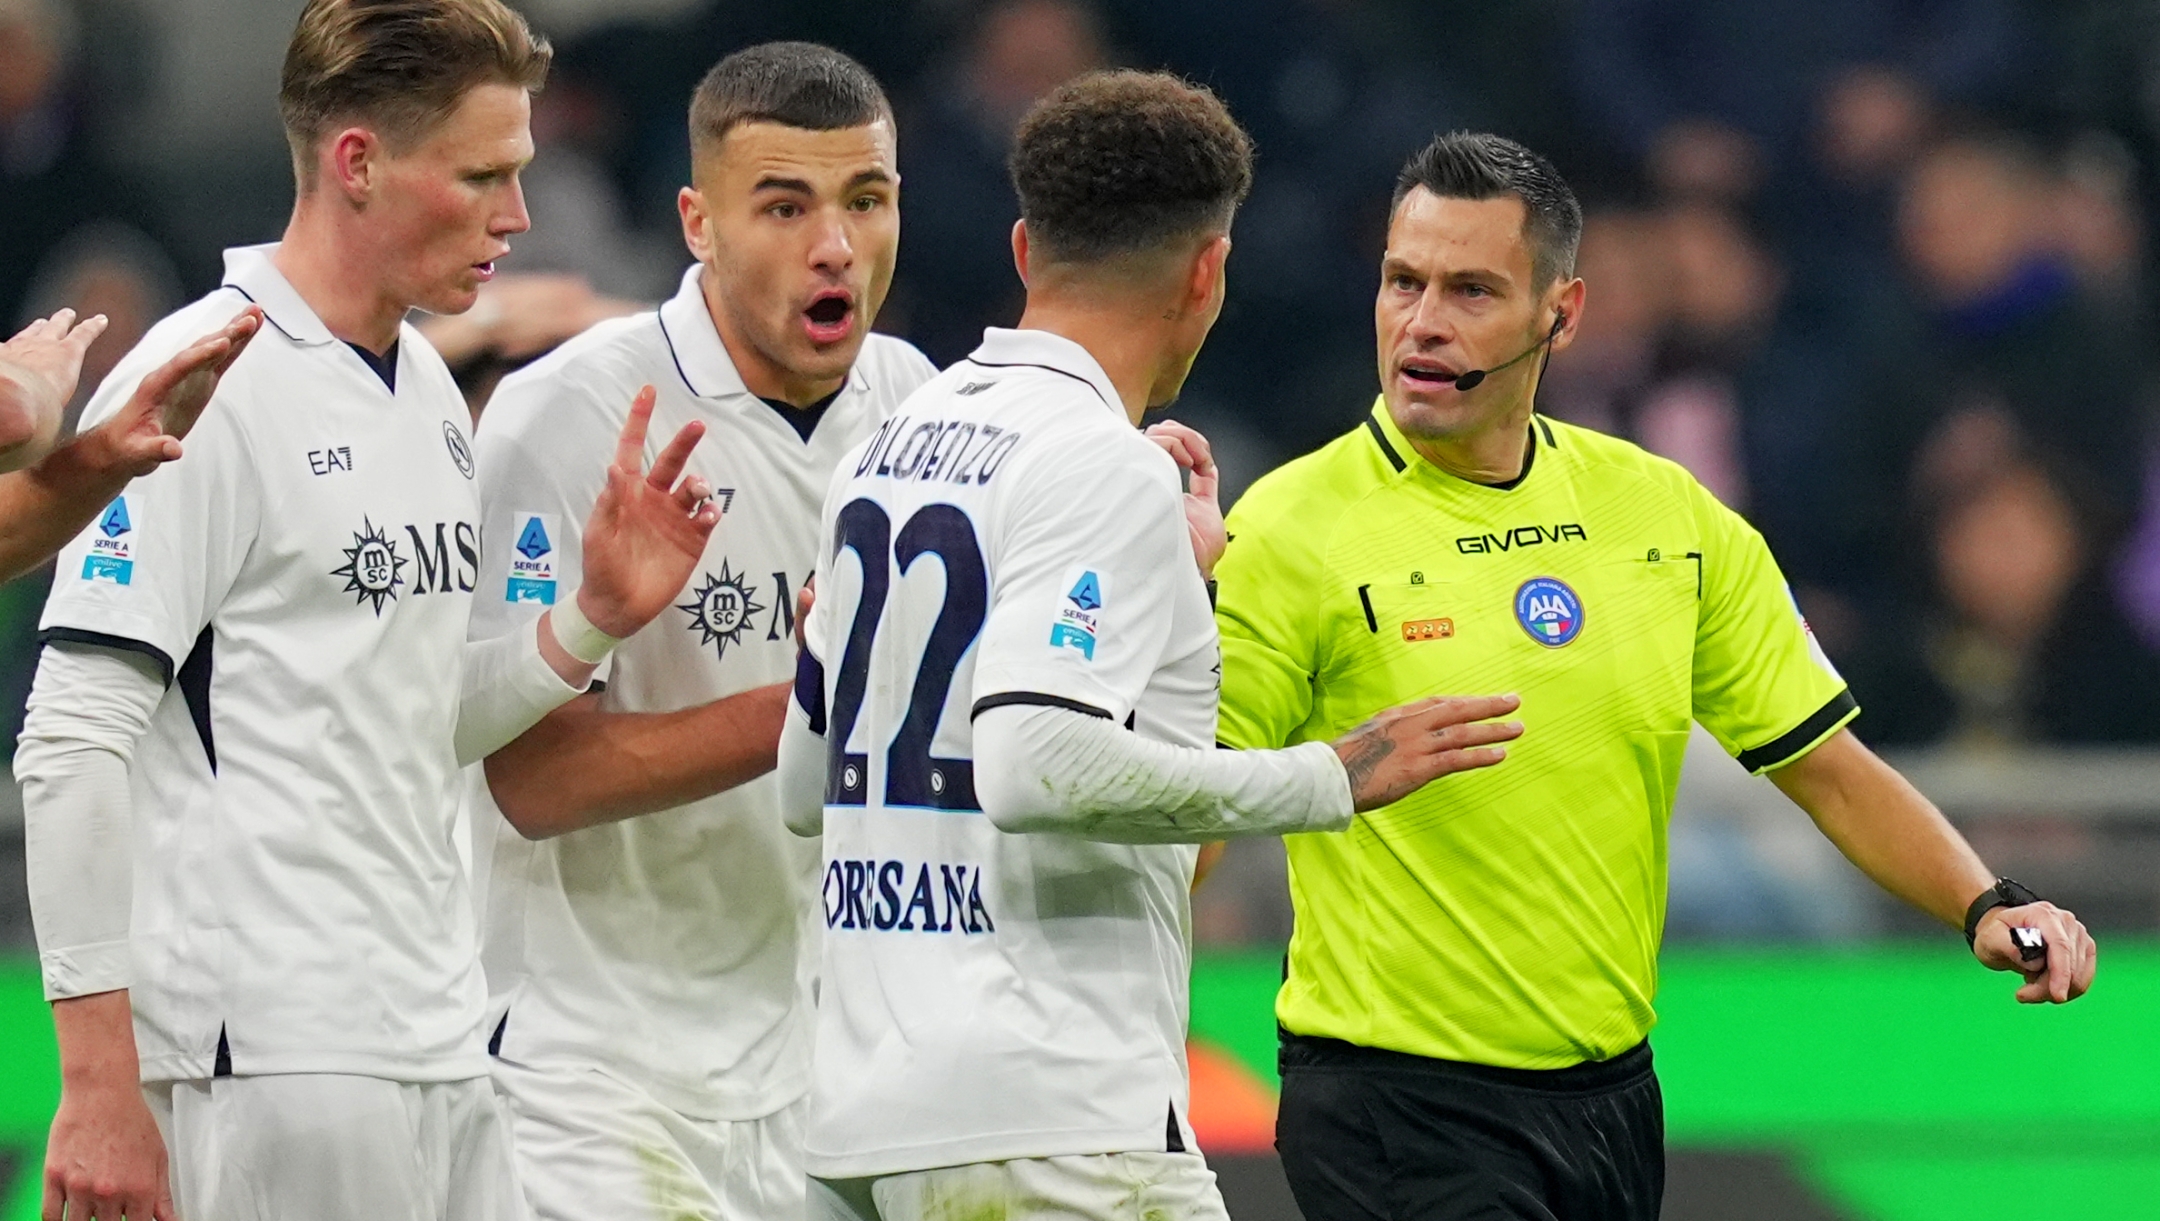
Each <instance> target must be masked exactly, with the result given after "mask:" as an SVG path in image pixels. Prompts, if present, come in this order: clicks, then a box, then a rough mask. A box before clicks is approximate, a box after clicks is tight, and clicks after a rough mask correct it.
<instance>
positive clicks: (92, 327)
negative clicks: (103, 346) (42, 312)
mask: <svg viewBox="0 0 2160 1221" xmlns="http://www.w3.org/2000/svg"><path fill="white" fill-rule="evenodd" d="M104 333H105V315H103V314H97V315H95V316H93V317H90V318H85V319H84V320H82V321H81V322H77V321H75V311H74V310H71V309H64V310H61V311H60V312H59V313H57V314H54V315H53V316H52V317H50V318H39V319H37V320H36V321H34V322H32V323H31V324H30V325H28V326H26V327H24V328H23V329H22V330H21V331H18V332H17V333H16V335H15V337H14V338H13V339H10V340H8V341H7V342H6V343H0V470H16V469H19V468H21V467H25V466H29V465H30V464H32V463H34V462H36V461H38V460H39V459H41V458H43V457H44V456H45V455H46V454H47V453H50V452H51V451H52V447H53V444H54V442H55V441H57V440H58V439H59V436H60V417H61V416H63V415H64V414H66V412H67V405H68V400H69V399H72V398H74V397H75V380H76V378H78V377H80V376H81V375H82V363H83V356H84V355H85V354H87V353H88V352H89V351H90V344H91V342H92V341H94V340H95V339H97V337H98V336H99V335H102V334H104Z"/></svg>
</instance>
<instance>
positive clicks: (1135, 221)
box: [780, 72, 1515, 1221]
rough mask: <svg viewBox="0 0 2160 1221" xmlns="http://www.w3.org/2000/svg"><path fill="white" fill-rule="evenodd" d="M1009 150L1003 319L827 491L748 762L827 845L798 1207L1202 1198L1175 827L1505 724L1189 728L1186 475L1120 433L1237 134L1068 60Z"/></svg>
mask: <svg viewBox="0 0 2160 1221" xmlns="http://www.w3.org/2000/svg"><path fill="white" fill-rule="evenodd" d="M1010 166H1011V171H1012V178H1013V183H1014V186H1015V188H1016V189H1017V191H1018V193H1019V196H1020V213H1021V219H1020V222H1019V223H1018V224H1017V225H1016V226H1014V229H1013V239H1012V240H1013V256H1014V261H1015V263H1016V264H1017V265H1018V267H1019V270H1020V276H1021V279H1022V280H1023V281H1025V282H1026V285H1027V295H1028V300H1027V309H1026V312H1025V313H1024V314H1023V316H1022V317H1021V319H1020V325H1019V327H1018V329H1015V330H1000V329H992V330H990V331H989V332H988V333H986V334H985V335H984V337H983V343H982V346H981V347H979V348H977V349H976V350H975V352H974V353H973V354H972V355H970V356H969V357H968V358H967V359H965V360H963V361H960V362H959V363H958V364H956V365H954V366H953V367H952V368H951V369H948V370H946V371H945V372H944V373H943V374H941V375H939V376H938V377H936V378H935V379H933V380H932V381H931V382H929V383H928V384H927V385H925V386H924V387H923V388H922V389H921V390H919V391H917V392H916V393H915V394H914V395H913V396H911V397H910V398H909V399H908V401H907V402H906V403H905V404H904V405H903V406H902V408H901V411H900V414H899V415H897V416H896V417H894V418H893V419H892V420H891V421H890V422H888V423H887V424H886V425H885V426H883V427H881V428H880V429H879V430H878V431H877V432H876V433H874V434H873V435H872V436H871V438H870V439H869V441H868V442H867V443H866V444H865V445H862V446H859V447H858V448H857V449H856V450H855V451H854V452H853V453H852V454H851V455H850V456H849V458H848V459H845V460H843V462H842V468H841V473H840V477H839V478H838V479H836V480H835V481H834V483H833V486H832V489H831V491H830V492H829V493H828V495H827V497H826V500H825V508H824V514H823V519H822V520H823V531H822V534H823V538H822V540H821V544H822V550H821V553H820V556H819V561H818V573H817V580H818V591H819V596H818V601H817V604H816V606H815V607H814V608H813V609H812V611H811V614H810V621H809V624H808V627H807V631H806V646H805V651H804V653H803V661H802V668H801V671H800V672H799V674H798V676H797V683H796V688H795V698H794V701H793V703H792V705H791V711H790V713H789V719H788V726H787V730H786V732H785V734H784V736H783V738H782V741H781V751H780V755H781V759H780V769H781V781H782V784H783V786H784V798H783V807H784V809H785V811H786V813H787V817H788V820H789V825H790V826H793V827H795V828H796V829H798V830H800V831H802V832H804V833H806V834H810V833H816V832H817V831H818V830H820V829H822V831H823V834H824V841H825V862H824V873H823V879H822V886H821V891H820V901H821V904H822V916H823V921H824V959H823V968H822V970H821V971H820V972H819V975H820V988H821V991H820V993H819V1002H818V1013H817V1044H816V1049H815V1056H814V1058H813V1062H812V1063H813V1073H814V1085H813V1088H812V1093H811V1106H810V1121H809V1123H810V1127H809V1135H808V1137H807V1139H806V1141H805V1148H806V1156H805V1160H806V1162H807V1164H808V1167H809V1170H810V1173H811V1174H812V1175H813V1176H815V1177H814V1179H813V1183H812V1187H811V1197H812V1209H813V1214H814V1215H821V1216H824V1217H827V1218H833V1219H836V1221H837V1219H854V1221H869V1219H877V1221H918V1219H920V1221H929V1219H931V1218H942V1217H951V1216H962V1215H965V1216H973V1215H977V1214H978V1213H979V1214H981V1215H996V1216H1005V1215H1015V1216H1017V1215H1022V1214H1025V1215H1033V1216H1050V1215H1056V1216H1064V1217H1100V1218H1105V1219H1106V1221H1107V1219H1108V1218H1112V1217H1161V1218H1165V1219H1171V1218H1176V1219H1180V1221H1182V1219H1186V1218H1199V1219H1205V1218H1221V1217H1222V1216H1223V1208H1222V1201H1221V1198H1220V1196H1219V1195H1218V1194H1217V1192H1216V1190H1215V1184H1214V1175H1213V1174H1212V1172H1210V1171H1209V1170H1208V1169H1207V1166H1206V1164H1205V1162H1204V1161H1203V1160H1202V1159H1201V1157H1200V1154H1199V1151H1198V1150H1197V1149H1196V1148H1195V1147H1194V1144H1193V1137H1192V1130H1191V1128H1190V1126H1189V1124H1188V1121H1187V1112H1186V1092H1187V1081H1186V1066H1185V1053H1184V1046H1185V1033H1186V1030H1185V1027H1186V991H1187V983H1188V975H1189V968H1190V962H1189V950H1188V940H1189V934H1190V929H1191V912H1190V906H1189V894H1188V892H1189V890H1190V888H1191V883H1192V877H1193V868H1194V858H1195V853H1196V849H1195V848H1194V845H1197V844H1201V843H1205V842H1209V841H1213V840H1219V839H1224V838H1228V837H1234V836H1240V835H1262V834H1272V833H1277V832H1280V831H1283V830H1288V829H1302V830H1337V829H1340V828H1341V827H1343V826H1344V825H1346V824H1347V823H1348V822H1349V821H1350V819H1351V817H1352V815H1353V811H1354V810H1356V809H1359V808H1363V807H1367V806H1371V805H1374V804H1379V803H1381V802H1384V801H1387V800H1392V799H1393V798H1394V797H1395V796H1399V795H1400V794H1402V793H1404V792H1408V791H1409V790H1411V789H1413V788H1415V787H1417V786H1418V785H1420V784H1423V783H1424V782H1426V781H1427V780H1430V779H1432V778H1434V777H1436V776H1439V775H1442V774H1445V773H1448V772H1451V771H1459V770H1464V769H1468V768H1475V767H1481V766H1485V765H1488V764H1491V763H1493V762H1497V761H1498V759H1499V757H1500V753H1501V752H1500V751H1499V750H1498V749H1497V748H1496V744H1497V743H1500V742H1502V741H1505V740H1507V739H1509V738H1511V737H1513V736H1514V732H1515V730H1514V728H1513V727H1512V726H1507V725H1497V724H1474V723H1471V722H1476V721H1479V720H1480V719H1481V718H1485V717H1490V716H1494V715H1499V714H1502V713H1505V712H1506V711H1508V710H1509V709H1511V708H1512V707H1513V703H1512V701H1509V700H1506V699H1504V698H1495V699H1487V700H1463V701H1439V702H1435V701H1426V702H1424V703H1422V704H1420V705H1418V706H1416V707H1413V708H1411V709H1407V710H1397V711H1394V712H1390V713H1387V714H1384V715H1382V716H1381V717H1378V718H1376V719H1375V720H1374V721H1373V722H1371V723H1370V724H1368V725H1366V726H1364V727H1362V728H1359V729H1356V730H1354V731H1353V732H1351V733H1350V734H1348V735H1347V736H1345V737H1344V738H1343V739H1342V740H1341V741H1340V742H1339V743H1336V744H1334V745H1332V746H1331V745H1330V744H1327V743H1310V744H1307V745H1303V746H1299V747H1295V748H1292V749H1290V750H1284V751H1252V752H1244V753H1238V752H1230V751H1219V750H1216V749H1215V687H1216V668H1217V649H1216V640H1215V629H1214V624H1213V620H1212V618H1211V616H1210V614H1209V609H1208V594H1207V588H1206V585H1205V583H1204V581H1203V579H1202V571H1201V570H1202V569H1204V567H1205V566H1207V565H1209V564H1212V562H1213V560H1214V556H1215V555H1216V554H1217V553H1219V551H1220V546H1221V533H1220V527H1221V521H1220V516H1219V514H1216V513H1214V512H1213V506H1212V495H1211V494H1210V492H1209V487H1210V484H1209V481H1208V476H1209V475H1210V474H1211V468H1209V467H1208V465H1207V463H1206V454H1205V450H1204V447H1203V446H1202V443H1201V442H1199V440H1198V438H1197V436H1195V435H1193V434H1190V433H1189V432H1183V433H1181V434H1173V435H1172V436H1170V437H1169V438H1168V440H1167V442H1166V444H1165V445H1164V446H1163V447H1160V448H1159V447H1158V445H1157V444H1156V443H1154V442H1152V441H1151V440H1150V439H1149V438H1148V437H1146V436H1144V435H1142V434H1141V433H1140V432H1139V431H1138V429H1137V427H1136V426H1137V424H1138V422H1139V420H1140V417H1141V413H1142V412H1144V411H1146V410H1147V409H1148V408H1150V407H1159V406H1162V405H1165V404H1167V403H1169V402H1170V401H1171V400H1172V399H1174V398H1176V396H1177V393H1178V390H1179V388H1180V387H1181V386H1182V385H1183V384H1184V381H1185V377H1186V374H1187V372H1188V371H1189V370H1190V369H1191V367H1192V362H1193V358H1194V356H1195V355H1196V354H1197V353H1198V352H1199V350H1200V346H1201V344H1202V343H1203V342H1204V341H1205V339H1206V337H1207V334H1208V330H1209V328H1210V327H1212V326H1213V325H1214V322H1215V319H1216V316H1217V315H1218V314H1219V312H1220V311H1221V308H1222V300H1223V284H1224V280H1223V263H1224V260H1225V259H1226V258H1227V257H1228V255H1229V250H1230V237H1229V229H1230V223H1231V220H1232V217H1233V214H1234V213H1235V211H1236V208H1237V206H1238V203H1239V202H1240V201H1241V200H1242V199H1243V198H1244V195H1245V191H1246V188H1247V187H1248V186H1249V185H1250V183H1251V173H1252V171H1251V145H1250V143H1249V141H1248V140H1247V138H1246V136H1245V133H1244V132H1243V131H1242V130H1241V129H1240V128H1239V127H1238V126H1237V124H1236V122H1235V121H1234V120H1233V119H1232V118H1231V117H1230V115H1229V113H1228V112H1227V111H1226V110H1225V109H1224V108H1223V106H1222V103H1221V102H1220V101H1218V100H1217V99H1216V98H1215V96H1214V95H1213V94H1211V93H1209V92H1208V91H1206V90H1205V89H1201V88H1198V87H1196V86H1193V85H1190V84H1187V83H1185V82H1183V81H1181V80H1178V79H1177V78H1175V77H1171V76H1167V75H1164V74H1160V73H1139V72H1107V73H1095V74H1091V75H1088V76H1083V77H1081V78H1078V79H1077V80H1075V81H1072V82H1070V83H1068V84H1066V85H1064V86H1063V87H1061V88H1060V89H1058V90H1057V91H1055V92H1054V93H1052V94H1051V95H1050V96H1049V97H1048V98H1046V99H1045V100H1044V101H1043V102H1041V103H1040V104H1039V105H1038V106H1037V107H1036V109H1035V110H1033V111H1032V112H1030V114H1029V115H1028V116H1027V118H1026V119H1025V120H1023V121H1022V123H1021V125H1020V129H1019V135H1018V138H1017V141H1016V143H1015V145H1014V148H1013V152H1012V156H1011V159H1010ZM1166 448H1167V449H1169V450H1171V451H1172V454H1171V455H1166V454H1165V449H1166ZM1178 455H1181V456H1182V459H1183V461H1184V462H1186V463H1187V464H1189V465H1191V466H1192V467H1193V469H1194V470H1195V474H1196V476H1197V478H1196V486H1197V487H1199V489H1200V490H1199V492H1198V494H1197V496H1188V495H1186V494H1185V493H1184V492H1183V491H1182V489H1181V487H1180V484H1179V475H1178V462H1176V461H1173V456H1178ZM1189 500H1198V501H1200V502H1204V503H1198V504H1188V501H1189ZM1188 512H1190V513H1191V514H1192V520H1188ZM1211 519H1212V525H1213V531H1212V532H1209V531H1208V530H1206V529H1200V530H1195V529H1194V528H1193V527H1194V525H1195V524H1198V525H1200V526H1202V527H1205V526H1206V525H1207V524H1208V523H1209V522H1210V520H1211ZM1196 544H1197V545H1196ZM1196 557H1197V558H1198V559H1199V560H1200V562H1201V563H1200V565H1199V566H1198V567H1196V565H1195V564H1194V559H1195V558H1196Z"/></svg>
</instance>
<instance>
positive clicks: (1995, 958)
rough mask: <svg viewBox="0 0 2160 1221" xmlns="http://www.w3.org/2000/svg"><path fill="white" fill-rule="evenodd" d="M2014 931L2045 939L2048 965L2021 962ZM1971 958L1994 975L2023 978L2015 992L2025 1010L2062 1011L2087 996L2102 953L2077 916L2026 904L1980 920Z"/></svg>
mask: <svg viewBox="0 0 2160 1221" xmlns="http://www.w3.org/2000/svg"><path fill="white" fill-rule="evenodd" d="M2012 928H2033V929H2038V930H2040V935H2041V936H2043V937H2045V938H2047V959H2046V961H2044V962H2026V961H2024V960H2023V959H2021V958H2019V957H2018V951H2017V946H2016V945H2015V944H2014V943H2013V942H2012V941H2011V940H2010V930H2011V929H2012ZM1973 957H1975V958H1977V959H1979V960H1980V962H1981V964H1982V965H1983V966H1986V967H1987V968H1988V969H1989V970H1991V971H2016V972H2017V973H2018V974H2020V975H2022V976H2024V977H2025V983H2024V985H2023V986H2022V987H2020V988H2019V989H2018V990H2017V998H2018V1001H2019V1002H2020V1003H2022V1004H2027V1005H2045V1004H2056V1005H2061V1004H2065V1003H2067V1002H2069V1001H2074V1000H2076V999H2077V998H2079V997H2081V996H2083V995H2085V990H2086V989H2088V988H2090V987H2092V981H2093V970H2094V968H2095V967H2097V966H2098V965H2099V959H2100V947H2099V946H2098V945H2096V944H2094V942H2093V939H2092V934H2091V933H2089V932H2086V931H2085V925H2084V924H2083V923H2082V922H2080V921H2079V920H2078V918H2077V914H2076V913H2075V912H2067V911H2064V910H2063V909H2062V908H2059V907H2057V906H2055V905H2054V904H2053V903H2028V904H2026V905H2025V906H2023V907H1998V908H1996V909H1994V910H1993V911H1990V912H1989V913H1988V914H1986V915H1984V916H1982V917H1980V927H1979V928H1977V929H1974V930H1973Z"/></svg>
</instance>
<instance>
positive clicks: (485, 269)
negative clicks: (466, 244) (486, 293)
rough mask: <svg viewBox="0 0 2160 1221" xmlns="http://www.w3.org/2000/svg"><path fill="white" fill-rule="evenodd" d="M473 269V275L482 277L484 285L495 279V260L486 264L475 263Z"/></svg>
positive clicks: (490, 260) (481, 280)
mask: <svg viewBox="0 0 2160 1221" xmlns="http://www.w3.org/2000/svg"><path fill="white" fill-rule="evenodd" d="M472 269H473V274H474V275H476V276H479V277H480V282H481V283H482V284H485V283H487V282H488V281H489V280H492V279H494V278H495V260H493V259H489V260H488V261H487V262H485V263H474V264H473V267H472Z"/></svg>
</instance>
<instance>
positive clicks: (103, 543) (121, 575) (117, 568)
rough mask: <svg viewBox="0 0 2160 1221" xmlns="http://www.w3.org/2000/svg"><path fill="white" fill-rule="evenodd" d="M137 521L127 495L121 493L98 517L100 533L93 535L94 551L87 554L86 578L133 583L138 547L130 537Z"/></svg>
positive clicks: (91, 545)
mask: <svg viewBox="0 0 2160 1221" xmlns="http://www.w3.org/2000/svg"><path fill="white" fill-rule="evenodd" d="M134 532H135V522H134V520H133V519H132V518H130V517H129V516H128V502H127V497H125V496H121V497H119V498H117V499H115V500H114V501H113V502H112V503H111V504H110V505H107V506H106V507H105V512H104V513H102V514H100V515H99V516H98V523H97V533H95V534H93V535H91V536H90V554H88V555H86V556H84V557H83V566H82V579H83V580H85V581H110V582H112V583H113V584H115V585H129V584H132V583H133V582H134V580H135V547H134V543H133V541H132V540H131V539H130V538H129V537H128V536H129V535H131V534H133V533H134Z"/></svg>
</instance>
